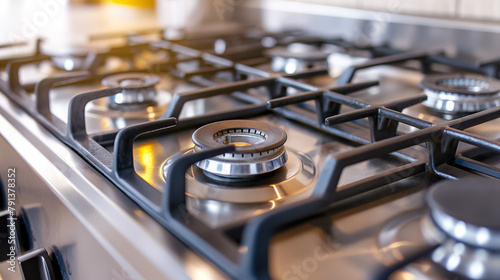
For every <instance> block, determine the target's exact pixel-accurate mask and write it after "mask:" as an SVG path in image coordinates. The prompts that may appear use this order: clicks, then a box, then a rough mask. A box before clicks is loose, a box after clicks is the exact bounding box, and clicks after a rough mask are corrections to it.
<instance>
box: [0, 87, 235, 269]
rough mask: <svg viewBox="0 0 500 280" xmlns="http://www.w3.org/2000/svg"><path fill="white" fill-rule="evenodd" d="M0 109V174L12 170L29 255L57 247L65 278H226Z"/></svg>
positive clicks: (21, 119) (79, 162)
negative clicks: (27, 229)
mask: <svg viewBox="0 0 500 280" xmlns="http://www.w3.org/2000/svg"><path fill="white" fill-rule="evenodd" d="M0 104H2V106H1V107H0V134H1V137H0V147H1V150H2V161H0V167H1V168H2V170H7V168H10V167H15V168H16V170H18V181H17V186H16V188H18V189H17V191H18V196H17V198H16V199H17V201H16V204H17V205H20V206H24V207H25V208H26V209H28V210H30V209H31V210H30V211H28V216H29V218H30V223H31V228H32V229H31V230H32V233H33V236H34V248H47V249H48V250H50V248H52V246H57V247H58V249H59V250H60V251H61V253H62V255H63V258H64V262H65V263H66V269H67V271H68V273H71V275H70V277H71V279H120V278H125V279H158V278H157V277H160V275H161V278H165V279H224V278H225V276H224V275H222V274H220V272H218V270H217V269H215V268H214V267H213V266H212V265H211V264H208V263H207V262H206V261H204V260H203V259H201V258H200V257H199V256H198V255H197V254H195V253H193V252H192V251H191V250H190V249H188V248H187V247H185V246H184V245H182V244H181V243H179V242H178V241H177V240H176V238H175V237H173V236H172V235H171V234H169V233H168V232H167V231H165V230H164V229H163V228H162V227H161V226H160V225H159V224H157V223H156V222H155V221H154V220H153V219H152V218H151V217H150V216H149V215H147V214H146V213H144V212H143V211H142V210H141V209H140V208H138V206H137V205H136V204H135V203H133V202H132V201H131V200H130V199H129V198H128V197H126V196H125V195H124V194H123V193H122V192H120V191H119V190H118V189H117V188H116V187H115V186H113V185H112V184H111V183H110V182H109V181H108V180H106V179H105V178H103V177H102V176H101V175H100V174H99V173H97V172H96V171H95V170H94V169H93V168H91V167H89V165H88V164H87V163H86V162H85V161H84V160H83V159H82V158H80V157H79V156H77V155H76V154H75V153H74V152H73V151H72V150H70V149H69V148H68V147H66V146H65V145H64V144H63V143H61V142H60V141H59V140H57V139H55V137H54V136H52V135H51V134H50V133H49V132H47V131H46V130H45V129H43V128H42V127H41V126H40V125H39V124H37V123H36V122H35V121H34V120H33V119H32V118H31V117H29V116H28V115H27V114H26V113H24V112H23V111H21V110H20V109H18V108H17V107H16V106H14V105H11V104H10V103H9V102H8V101H7V100H6V98H5V96H3V95H0ZM2 174H3V173H2ZM2 180H6V178H4V177H3V176H2ZM3 183H4V184H6V181H4V182H3ZM17 210H19V209H17ZM145 248H147V250H145ZM90 267H91V268H92V269H89V268H90ZM2 277H3V275H2Z"/></svg>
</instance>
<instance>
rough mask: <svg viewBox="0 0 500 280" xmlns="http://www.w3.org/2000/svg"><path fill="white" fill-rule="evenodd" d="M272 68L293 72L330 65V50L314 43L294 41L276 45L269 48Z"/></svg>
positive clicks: (268, 52) (278, 70) (277, 70)
mask: <svg viewBox="0 0 500 280" xmlns="http://www.w3.org/2000/svg"><path fill="white" fill-rule="evenodd" d="M266 53H267V55H268V56H270V57H271V60H272V62H271V68H272V70H273V71H275V72H285V73H287V74H293V73H297V72H302V71H305V70H307V69H310V68H315V67H323V68H326V67H327V66H328V62H327V59H328V56H329V55H330V54H329V53H328V52H326V51H324V50H322V49H321V48H319V47H317V46H313V45H308V44H303V43H293V44H290V45H288V46H287V47H275V48H272V49H270V50H268V51H267V52H266Z"/></svg>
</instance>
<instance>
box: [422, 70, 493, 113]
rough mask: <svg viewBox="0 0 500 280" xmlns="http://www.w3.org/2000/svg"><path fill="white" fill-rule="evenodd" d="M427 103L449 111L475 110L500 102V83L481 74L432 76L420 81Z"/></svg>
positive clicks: (467, 111) (470, 111)
mask: <svg viewBox="0 0 500 280" xmlns="http://www.w3.org/2000/svg"><path fill="white" fill-rule="evenodd" d="M420 87H421V88H423V89H424V91H425V94H426V95H427V100H426V101H424V103H423V104H424V105H425V106H427V107H431V108H434V109H436V110H438V111H441V112H447V113H472V112H478V111H481V110H486V109H489V108H493V107H496V106H498V105H500V82H499V81H497V80H494V79H492V78H488V77H485V76H480V75H463V74H453V75H429V76H426V77H425V78H424V80H422V82H420Z"/></svg>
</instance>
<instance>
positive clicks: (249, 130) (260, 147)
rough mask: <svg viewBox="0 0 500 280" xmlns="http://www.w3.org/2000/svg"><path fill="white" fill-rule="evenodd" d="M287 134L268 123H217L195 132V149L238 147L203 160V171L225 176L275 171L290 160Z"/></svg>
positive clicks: (242, 176) (238, 121) (201, 162)
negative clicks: (285, 145) (287, 150)
mask: <svg viewBox="0 0 500 280" xmlns="http://www.w3.org/2000/svg"><path fill="white" fill-rule="evenodd" d="M285 141H286V133H285V132H284V131H283V130H282V129H281V128H279V127H277V126H274V125H271V124H269V123H265V122H260V121H252V120H230V121H221V122H215V123H211V124H208V125H205V126H203V127H201V128H199V129H197V130H196V131H195V132H194V133H193V142H194V144H195V148H194V151H195V152H199V151H202V150H207V149H214V148H220V147H223V146H225V145H235V146H237V148H236V151H235V152H233V153H226V154H223V155H220V156H217V157H213V158H210V159H207V160H203V161H200V162H198V163H196V165H197V166H198V167H199V168H201V169H202V170H204V171H206V172H208V173H210V174H213V175H218V176H222V177H228V178H244V177H249V176H254V175H259V174H264V173H268V172H271V171H274V170H276V169H278V168H280V167H281V166H283V165H284V164H285V163H286V161H287V153H286V150H285V147H284V143H285Z"/></svg>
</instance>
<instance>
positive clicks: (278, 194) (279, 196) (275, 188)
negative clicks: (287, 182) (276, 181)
mask: <svg viewBox="0 0 500 280" xmlns="http://www.w3.org/2000/svg"><path fill="white" fill-rule="evenodd" d="M271 187H273V188H274V191H275V192H276V196H278V199H277V200H280V199H282V197H281V194H280V192H279V191H278V188H277V187H276V185H271Z"/></svg>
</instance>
